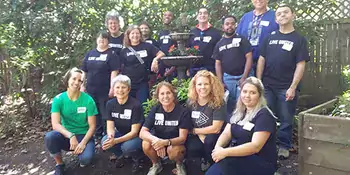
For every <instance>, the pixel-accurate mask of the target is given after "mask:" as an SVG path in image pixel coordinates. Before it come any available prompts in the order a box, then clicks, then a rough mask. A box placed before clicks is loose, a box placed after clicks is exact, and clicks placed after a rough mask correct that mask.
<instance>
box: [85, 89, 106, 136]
mask: <svg viewBox="0 0 350 175" xmlns="http://www.w3.org/2000/svg"><path fill="white" fill-rule="evenodd" d="M89 95H90V96H91V97H92V98H93V99H94V101H95V104H96V107H97V110H98V114H97V115H96V131H95V136H103V134H105V133H106V120H105V117H106V114H105V112H106V104H107V101H108V96H107V95H106V96H104V95H95V94H89Z"/></svg>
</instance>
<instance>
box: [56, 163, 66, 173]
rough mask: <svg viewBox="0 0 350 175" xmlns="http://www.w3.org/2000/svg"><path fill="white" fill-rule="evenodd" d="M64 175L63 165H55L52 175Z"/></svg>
mask: <svg viewBox="0 0 350 175" xmlns="http://www.w3.org/2000/svg"><path fill="white" fill-rule="evenodd" d="M63 174H64V164H61V165H56V168H55V174H54V175H63Z"/></svg>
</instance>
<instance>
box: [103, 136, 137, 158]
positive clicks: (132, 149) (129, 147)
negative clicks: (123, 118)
mask: <svg viewBox="0 0 350 175" xmlns="http://www.w3.org/2000/svg"><path fill="white" fill-rule="evenodd" d="M121 136H123V135H122V134H121V133H120V132H115V135H114V138H119V137H121ZM107 138H108V136H107V135H105V136H104V137H103V138H102V140H101V145H102V144H103V142H105V141H106V140H107ZM107 151H109V152H112V153H114V154H115V155H116V156H117V157H121V156H131V157H132V158H133V159H138V158H139V157H140V156H141V155H142V140H141V139H140V138H139V137H135V138H133V139H131V140H128V141H125V142H122V143H118V144H116V145H114V146H113V147H111V148H109V149H108V150H107Z"/></svg>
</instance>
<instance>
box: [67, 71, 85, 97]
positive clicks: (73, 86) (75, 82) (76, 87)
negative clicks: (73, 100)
mask: <svg viewBox="0 0 350 175" xmlns="http://www.w3.org/2000/svg"><path fill="white" fill-rule="evenodd" d="M82 82H83V81H82V74H81V73H80V72H72V73H71V76H70V78H69V79H68V89H69V90H71V91H73V92H76V91H80V86H81V83H82Z"/></svg>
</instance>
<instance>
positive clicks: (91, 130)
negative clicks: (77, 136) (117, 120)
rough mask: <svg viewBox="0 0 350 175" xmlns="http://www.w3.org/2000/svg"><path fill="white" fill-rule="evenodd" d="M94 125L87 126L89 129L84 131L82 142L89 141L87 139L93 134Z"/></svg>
mask: <svg viewBox="0 0 350 175" xmlns="http://www.w3.org/2000/svg"><path fill="white" fill-rule="evenodd" d="M95 129H96V127H95V126H91V127H89V130H88V131H87V132H86V134H85V136H84V138H83V140H81V142H82V143H84V144H87V143H88V142H89V140H90V139H91V137H92V136H93V135H94V133H95Z"/></svg>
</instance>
